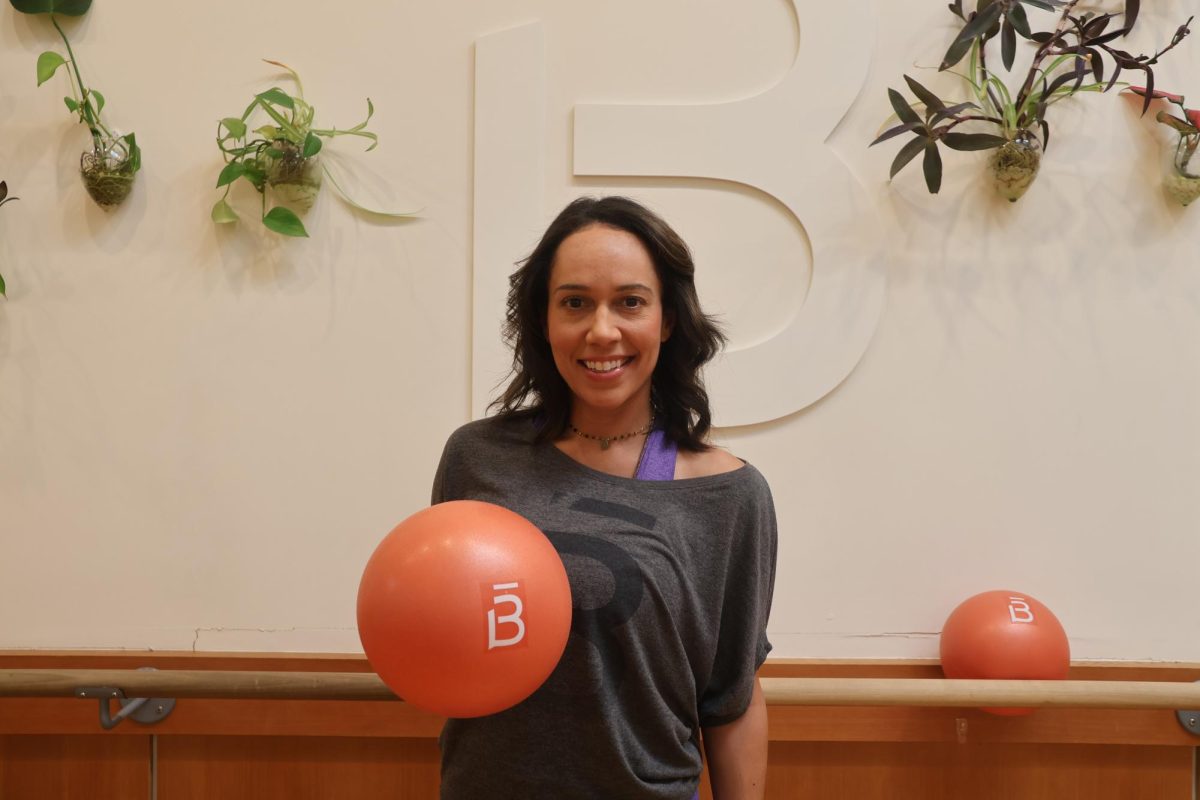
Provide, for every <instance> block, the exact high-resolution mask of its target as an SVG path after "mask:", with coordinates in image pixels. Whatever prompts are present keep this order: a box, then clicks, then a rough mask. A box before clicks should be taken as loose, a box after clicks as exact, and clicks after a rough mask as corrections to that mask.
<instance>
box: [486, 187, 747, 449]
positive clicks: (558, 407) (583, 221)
mask: <svg viewBox="0 0 1200 800" xmlns="http://www.w3.org/2000/svg"><path fill="white" fill-rule="evenodd" d="M592 225H606V226H608V227H610V228H617V229H619V230H623V231H627V232H628V233H631V234H633V235H634V236H636V237H637V238H638V239H639V240H640V241H641V243H642V245H643V246H644V247H645V248H646V251H647V252H648V253H649V254H650V258H651V260H652V261H653V262H654V270H655V272H656V273H657V274H658V279H659V282H660V283H661V284H662V304H663V319H665V320H667V321H668V322H669V323H670V325H671V335H670V336H669V337H668V338H667V340H666V341H665V342H663V344H662V348H661V349H660V351H659V355H658V363H657V364H656V365H655V367H654V374H653V377H652V378H651V390H650V398H651V399H650V403H651V406H652V410H653V413H654V417H655V420H656V421H657V424H658V425H660V426H661V427H662V428H663V429H664V431H665V432H666V435H667V436H668V437H670V438H671V439H672V440H673V441H674V442H675V443H676V444H677V445H678V446H679V447H680V448H681V449H684V450H691V451H693V452H698V451H702V450H706V449H707V448H708V447H709V445H708V444H707V442H706V441H705V437H706V435H707V434H708V430H709V428H710V427H711V426H712V413H711V412H710V411H709V408H708V393H707V392H706V391H705V390H704V381H703V379H702V378H701V375H700V368H701V367H702V366H704V364H705V363H707V362H708V361H709V360H711V359H712V358H713V356H715V355H716V354H717V352H718V351H719V350H720V349H721V346H722V345H723V344H724V343H725V336H724V334H723V333H722V332H721V329H720V328H719V327H718V326H717V324H716V322H715V321H714V320H713V318H712V317H709V316H708V315H706V314H705V313H704V312H703V311H702V310H701V309H700V300H699V298H698V297H697V296H696V283H695V280H694V276H695V271H696V268H695V264H694V263H693V262H692V253H691V251H690V250H689V249H688V246H687V244H686V243H685V242H684V241H683V239H682V238H680V236H679V234H677V233H676V232H675V231H674V230H673V229H672V228H671V226H670V225H668V224H667V223H666V222H665V221H663V219H662V218H661V217H659V216H658V215H657V214H655V213H654V212H652V211H650V210H649V209H647V208H645V207H644V206H642V205H640V204H639V203H636V202H634V201H633V200H630V199H629V198H627V197H600V198H594V197H581V198H579V199H578V200H575V201H574V202H572V203H571V204H570V205H568V206H567V207H566V208H564V209H563V210H562V212H561V213H559V215H558V216H557V217H555V219H554V221H553V222H552V223H550V227H549V228H547V229H546V232H545V233H544V234H542V239H541V241H540V242H538V244H537V247H535V248H534V250H533V252H532V253H530V254H529V257H528V258H526V259H525V260H524V261H522V262H519V263H518V268H517V270H516V271H515V272H514V273H513V274H512V276H511V277H510V278H509V290H508V305H507V311H506V315H505V323H504V339H505V341H506V342H507V343H508V345H509V346H510V347H511V348H512V351H513V364H512V372H511V373H510V374H511V375H512V379H511V381H510V382H509V384H508V387H507V388H506V389H505V390H504V393H503V394H502V395H501V396H500V397H499V398H497V399H496V400H495V401H494V402H493V403H492V404H491V408H492V409H494V410H496V411H497V413H498V414H499V415H500V416H508V417H513V416H522V417H525V416H528V417H535V418H537V419H538V420H540V424H539V427H538V434H537V436H538V440H539V441H550V440H553V439H557V438H558V437H560V436H562V435H563V434H564V433H565V432H566V430H567V425H568V423H569V422H570V418H571V391H570V389H569V388H568V387H567V383H566V381H565V380H563V378H562V376H561V375H560V374H559V372H558V368H557V367H556V366H555V365H554V356H553V354H552V352H551V350H550V342H549V340H548V339H547V338H546V315H547V312H548V310H549V301H550V269H551V268H552V267H553V266H554V257H555V254H556V253H557V252H558V247H559V245H560V244H562V242H563V240H564V239H566V238H567V237H568V236H570V235H571V234H573V233H575V232H577V231H580V230H582V229H584V228H587V227H590V226H592Z"/></svg>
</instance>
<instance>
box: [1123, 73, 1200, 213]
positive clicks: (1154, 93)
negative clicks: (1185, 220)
mask: <svg viewBox="0 0 1200 800" xmlns="http://www.w3.org/2000/svg"><path fill="white" fill-rule="evenodd" d="M1125 91H1127V92H1133V93H1134V94H1137V95H1141V96H1142V97H1144V98H1146V102H1147V103H1149V102H1150V101H1151V100H1154V99H1156V98H1157V99H1162V100H1166V101H1167V102H1169V103H1174V104H1175V105H1177V106H1179V111H1180V114H1181V115H1180V116H1178V117H1177V116H1175V115H1174V114H1170V113H1168V112H1166V111H1159V112H1158V115H1157V116H1156V117H1155V119H1157V120H1158V121H1159V122H1161V123H1162V124H1164V125H1166V126H1168V127H1170V128H1171V129H1172V130H1174V131H1175V132H1177V133H1178V134H1179V141H1178V142H1177V143H1176V145H1175V155H1174V158H1172V159H1171V166H1170V169H1169V170H1168V171H1167V177H1166V179H1165V180H1164V181H1163V184H1164V185H1165V186H1166V189H1167V194H1169V195H1170V196H1171V197H1172V199H1174V200H1176V201H1178V202H1179V203H1182V204H1183V205H1185V206H1186V205H1188V204H1189V203H1191V202H1192V201H1193V200H1195V199H1196V198H1197V197H1200V154H1197V150H1200V108H1187V107H1186V106H1184V104H1183V95H1181V94H1171V93H1170V92H1162V91H1158V90H1156V89H1153V88H1151V87H1148V86H1130V87H1129V88H1128V89H1126V90H1125ZM1143 108H1144V106H1143ZM1143 113H1144V112H1143Z"/></svg>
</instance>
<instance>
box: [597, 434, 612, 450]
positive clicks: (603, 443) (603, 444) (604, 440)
mask: <svg viewBox="0 0 1200 800" xmlns="http://www.w3.org/2000/svg"><path fill="white" fill-rule="evenodd" d="M610 444H612V439H611V438H609V437H607V436H601V437H600V449H601V450H607V449H608V446H609V445H610Z"/></svg>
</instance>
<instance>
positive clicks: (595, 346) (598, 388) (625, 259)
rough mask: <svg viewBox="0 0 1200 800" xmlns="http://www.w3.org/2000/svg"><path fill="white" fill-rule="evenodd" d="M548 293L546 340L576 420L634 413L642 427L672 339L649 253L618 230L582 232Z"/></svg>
mask: <svg viewBox="0 0 1200 800" xmlns="http://www.w3.org/2000/svg"><path fill="white" fill-rule="evenodd" d="M549 290H550V291H549V295H550V299H549V308H548V309H547V313H546V336H547V338H548V339H549V341H550V349H551V351H552V352H553V354H554V363H555V366H557V367H558V372H559V374H560V375H562V377H563V380H565V381H566V382H567V386H568V387H569V388H570V389H571V394H572V395H573V397H574V405H573V410H574V413H575V415H576V418H577V420H578V417H579V416H580V415H581V414H582V415H586V416H593V417H594V416H596V415H597V414H599V415H601V416H607V415H613V416H621V415H622V412H628V418H629V419H631V420H634V421H633V422H632V424H636V425H640V424H643V423H644V421H645V420H644V416H643V415H642V413H641V412H642V411H643V410H644V409H649V407H650V378H651V376H652V375H653V374H654V365H655V364H657V363H658V351H659V347H660V346H661V345H662V343H663V342H665V341H666V340H667V336H668V335H669V334H670V326H669V324H668V321H667V320H665V319H664V316H663V306H662V285H661V284H660V282H659V280H658V275H657V273H655V271H654V263H653V261H652V260H651V258H650V254H649V253H648V252H646V248H645V247H644V246H643V245H642V243H641V241H640V240H639V239H638V238H637V237H636V236H634V235H633V234H631V233H629V232H628V231H624V230H621V229H619V228H610V227H608V226H607V225H599V224H596V225H590V226H588V227H586V228H582V229H580V230H578V231H576V232H575V233H573V234H571V235H570V236H568V237H567V238H566V239H564V240H563V241H562V244H560V245H559V246H558V251H557V252H556V253H555V255H554V263H553V265H552V266H551V268H550V286H549Z"/></svg>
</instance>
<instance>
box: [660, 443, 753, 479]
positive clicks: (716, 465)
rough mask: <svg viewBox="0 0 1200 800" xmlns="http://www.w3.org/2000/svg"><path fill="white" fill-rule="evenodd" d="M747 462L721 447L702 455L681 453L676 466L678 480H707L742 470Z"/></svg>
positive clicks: (711, 448) (708, 450)
mask: <svg viewBox="0 0 1200 800" xmlns="http://www.w3.org/2000/svg"><path fill="white" fill-rule="evenodd" d="M745 464H746V462H744V461H742V460H741V459H740V458H738V457H737V456H735V455H734V454H733V453H730V452H729V451H728V450H722V449H721V448H720V447H710V448H709V449H707V450H705V451H704V452H702V453H692V452H689V451H686V450H680V451H679V458H678V461H677V462H676V466H675V477H676V478H705V477H707V476H709V475H720V474H721V473H722V472H733V471H734V470H735V469H741V468H742V467H743V466H745Z"/></svg>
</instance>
